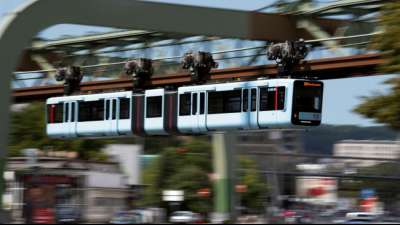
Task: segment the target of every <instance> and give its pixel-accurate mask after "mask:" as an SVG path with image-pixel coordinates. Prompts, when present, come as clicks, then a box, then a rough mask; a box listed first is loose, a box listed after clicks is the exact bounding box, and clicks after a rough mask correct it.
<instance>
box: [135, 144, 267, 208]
mask: <svg viewBox="0 0 400 225" xmlns="http://www.w3.org/2000/svg"><path fill="white" fill-rule="evenodd" d="M239 165H240V168H241V169H243V172H241V173H240V176H239V179H238V183H239V184H243V185H246V186H247V187H248V188H247V192H246V193H243V194H241V195H242V196H241V199H242V201H241V202H242V206H245V207H247V208H250V209H253V210H257V209H260V208H262V207H263V202H262V199H263V198H262V197H263V196H265V195H266V192H267V191H268V188H267V185H266V184H265V182H263V179H262V177H261V176H260V174H259V173H258V171H257V167H256V163H255V162H254V161H253V160H250V159H248V158H246V157H241V158H240V160H239ZM212 172H213V168H212V155H211V146H210V144H209V142H208V140H207V139H202V138H196V139H193V140H191V141H190V142H188V143H186V144H183V145H182V146H180V147H173V148H165V149H164V151H162V152H161V154H160V156H159V158H158V159H156V160H155V161H153V162H152V164H151V165H150V166H149V167H148V168H146V169H145V171H144V173H143V182H144V184H145V185H146V186H147V187H146V188H145V190H144V196H143V199H142V201H141V205H143V206H162V204H163V203H162V201H161V197H162V191H163V190H184V191H185V206H186V207H187V209H189V210H192V211H195V212H201V213H207V212H211V211H212V209H213V201H212V196H213V194H212V191H213V190H212V187H213V186H212V183H211V182H212V181H210V178H209V174H211V173H212ZM201 189H209V190H210V191H211V195H210V196H209V197H200V196H199V195H198V194H197V192H198V191H199V190H201Z"/></svg>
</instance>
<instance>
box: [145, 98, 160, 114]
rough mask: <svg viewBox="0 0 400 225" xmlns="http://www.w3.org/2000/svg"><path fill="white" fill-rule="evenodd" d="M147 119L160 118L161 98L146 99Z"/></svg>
mask: <svg viewBox="0 0 400 225" xmlns="http://www.w3.org/2000/svg"><path fill="white" fill-rule="evenodd" d="M146 102H147V104H146V111H147V115H146V117H147V118H157V117H162V96H155V97H147V100H146Z"/></svg>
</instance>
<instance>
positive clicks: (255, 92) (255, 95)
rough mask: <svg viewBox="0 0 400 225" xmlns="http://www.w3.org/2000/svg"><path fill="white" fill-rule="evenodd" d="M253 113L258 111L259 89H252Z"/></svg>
mask: <svg viewBox="0 0 400 225" xmlns="http://www.w3.org/2000/svg"><path fill="white" fill-rule="evenodd" d="M251 111H252V112H255V111H257V89H251Z"/></svg>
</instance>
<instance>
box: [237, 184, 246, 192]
mask: <svg viewBox="0 0 400 225" xmlns="http://www.w3.org/2000/svg"><path fill="white" fill-rule="evenodd" d="M235 189H236V192H237V193H246V192H247V185H236V187H235Z"/></svg>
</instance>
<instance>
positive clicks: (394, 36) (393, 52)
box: [374, 1, 400, 73]
mask: <svg viewBox="0 0 400 225" xmlns="http://www.w3.org/2000/svg"><path fill="white" fill-rule="evenodd" d="M381 15H382V16H381V18H380V25H381V28H382V29H383V30H384V31H385V32H384V33H383V34H381V35H379V36H378V37H377V38H376V39H375V43H374V48H377V49H380V50H381V51H382V52H383V53H384V54H385V57H386V63H385V65H384V66H383V67H382V70H383V71H384V72H386V73H398V72H399V71H400V54H399V53H400V26H399V23H400V2H399V1H393V2H391V3H387V4H386V6H385V7H384V9H383V11H382V14H381Z"/></svg>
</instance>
